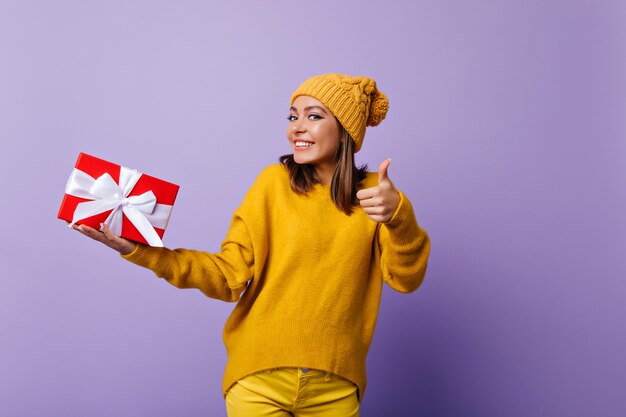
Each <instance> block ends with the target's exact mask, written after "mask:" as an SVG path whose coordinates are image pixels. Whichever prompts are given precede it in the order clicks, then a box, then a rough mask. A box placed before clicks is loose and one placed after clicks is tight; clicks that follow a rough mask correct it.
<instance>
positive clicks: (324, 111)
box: [289, 106, 328, 114]
mask: <svg viewBox="0 0 626 417" xmlns="http://www.w3.org/2000/svg"><path fill="white" fill-rule="evenodd" d="M311 109H320V110H321V111H322V113H324V114H328V113H326V110H324V109H323V108H321V107H320V106H307V107H305V108H304V111H305V112H307V111H309V110H311ZM289 110H293V111H295V112H298V109H296V108H295V107H294V106H291V108H290V109H289Z"/></svg>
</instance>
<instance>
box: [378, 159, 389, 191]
mask: <svg viewBox="0 0 626 417" xmlns="http://www.w3.org/2000/svg"><path fill="white" fill-rule="evenodd" d="M389 164H391V158H387V159H385V160H384V161H383V162H382V163H381V164H380V166H379V167H378V184H379V185H380V184H381V183H384V182H386V181H389V175H388V173H387V170H388V169H389Z"/></svg>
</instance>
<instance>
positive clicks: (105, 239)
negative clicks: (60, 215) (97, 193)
mask: <svg viewBox="0 0 626 417" xmlns="http://www.w3.org/2000/svg"><path fill="white" fill-rule="evenodd" d="M101 225H102V226H103V227H102V232H101V231H99V230H96V229H94V228H93V227H89V226H86V225H84V224H81V225H74V226H72V228H73V229H74V230H78V231H79V232H81V233H82V234H84V235H85V236H89V237H90V238H92V239H93V240H97V241H98V242H101V243H104V244H105V245H107V246H108V247H110V248H112V249H115V250H116V251H118V252H119V253H121V254H122V255H127V254H129V253H131V252H132V251H133V250H135V247H136V246H137V243H135V242H131V241H130V240H128V239H124V238H123V237H119V236H117V235H116V234H115V233H113V232H112V231H111V229H109V226H107V225H106V224H105V223H101Z"/></svg>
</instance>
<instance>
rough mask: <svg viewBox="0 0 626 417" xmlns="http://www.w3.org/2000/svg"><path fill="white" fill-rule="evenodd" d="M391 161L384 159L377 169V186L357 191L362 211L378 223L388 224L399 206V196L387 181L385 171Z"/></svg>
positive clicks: (388, 180) (387, 177)
mask: <svg viewBox="0 0 626 417" xmlns="http://www.w3.org/2000/svg"><path fill="white" fill-rule="evenodd" d="M389 164H391V159H385V160H384V161H383V163H382V164H380V166H379V167H378V186H376V187H371V188H364V189H362V190H359V191H357V193H356V198H358V199H359V200H360V201H359V202H360V204H361V207H363V211H364V212H365V213H366V214H367V215H368V216H369V218H370V219H372V220H374V221H375V222H379V223H386V222H388V221H389V220H390V219H391V217H392V216H393V213H395V211H396V209H397V208H398V204H400V194H399V193H398V190H396V188H395V187H394V186H393V183H392V182H391V180H390V179H389V175H388V174H387V170H388V168H389Z"/></svg>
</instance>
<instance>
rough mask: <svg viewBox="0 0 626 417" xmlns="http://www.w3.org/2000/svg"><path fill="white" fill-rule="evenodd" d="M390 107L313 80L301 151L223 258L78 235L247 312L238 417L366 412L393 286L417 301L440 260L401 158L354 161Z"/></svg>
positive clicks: (346, 83) (232, 346)
mask: <svg viewBox="0 0 626 417" xmlns="http://www.w3.org/2000/svg"><path fill="white" fill-rule="evenodd" d="M387 108H388V100H387V97H386V96H385V95H384V94H383V93H382V92H380V91H379V90H378V89H377V87H376V83H375V81H374V80H372V79H371V78H367V77H351V76H348V75H340V74H324V75H320V76H315V77H311V78H310V79H308V80H306V81H305V82H304V83H303V84H302V85H301V86H300V87H298V89H297V90H296V91H295V92H294V93H293V95H292V97H291V108H290V110H289V117H288V120H289V122H288V125H287V139H288V141H289V144H290V146H291V149H292V151H293V153H292V154H289V155H284V156H282V157H280V163H276V164H272V165H269V166H267V167H266V168H265V169H264V170H263V171H262V172H261V173H260V174H259V175H258V177H257V178H256V180H255V182H254V184H253V185H252V187H251V188H250V190H249V191H248V192H247V194H246V196H245V198H244V200H243V202H242V203H241V205H240V206H239V207H238V208H237V210H236V211H235V213H234V215H233V218H232V222H231V225H230V228H229V230H228V233H227V235H226V238H225V240H224V241H223V243H222V245H221V251H220V252H219V253H208V252H203V251H196V250H190V249H175V250H171V249H168V248H155V247H150V246H146V245H142V244H136V243H134V242H131V241H128V240H126V239H122V238H120V237H118V236H116V235H114V234H113V233H112V232H111V231H110V230H109V229H108V227H107V226H106V225H103V227H102V230H103V231H102V232H100V231H98V230H95V229H92V228H89V227H85V226H77V227H76V229H77V230H79V231H80V232H82V233H83V234H85V235H87V236H89V237H91V238H93V239H95V240H98V241H100V242H102V243H104V244H105V245H107V246H109V247H111V248H113V249H115V250H117V251H119V252H120V254H121V256H122V257H123V258H125V259H127V260H128V261H130V262H133V263H135V264H137V265H140V266H143V267H146V268H149V269H151V270H152V271H154V272H155V274H156V275H157V276H159V277H162V278H164V279H166V280H167V281H168V282H169V283H171V284H172V285H174V286H176V287H178V288H198V289H199V290H200V291H202V292H203V293H204V294H206V295H207V296H208V297H212V298H217V299H221V300H225V301H236V302H237V304H236V306H235V308H234V310H233V312H232V314H231V315H230V317H229V318H228V320H227V322H226V325H225V327H224V343H225V345H226V350H227V353H228V361H227V364H226V369H225V372H224V377H223V393H224V396H225V398H226V408H227V410H228V415H229V416H231V417H234V416H289V415H293V416H358V415H359V403H360V400H361V398H362V396H363V393H364V392H365V385H366V372H365V361H366V356H367V352H368V349H369V347H370V343H371V340H372V337H373V334H374V328H375V325H376V318H377V315H378V308H379V303H380V297H381V292H382V284H383V282H386V283H387V284H388V285H390V286H391V287H392V288H393V289H395V290H397V291H400V292H411V291H414V290H415V289H416V288H417V287H418V286H419V285H420V284H421V282H422V280H423V278H424V274H425V272H426V264H427V260H428V256H429V252H430V241H429V238H428V235H427V234H426V232H425V231H424V230H423V229H422V228H421V227H420V226H418V224H417V221H416V218H415V214H414V211H413V208H412V206H411V203H410V201H409V199H408V198H407V197H406V196H405V195H404V194H403V193H401V192H400V191H398V190H397V189H396V188H395V187H394V185H393V183H392V182H391V180H390V179H389V177H388V174H387V170H388V167H389V164H390V162H391V161H390V160H386V161H384V162H383V163H382V164H381V165H380V167H379V170H378V172H377V173H376V172H367V166H362V167H361V168H357V167H356V166H355V163H354V154H355V153H356V152H358V151H359V149H360V148H361V145H362V143H363V139H364V137H365V128H366V126H376V125H378V124H379V123H380V122H381V121H382V120H383V119H384V118H385V115H386V113H387Z"/></svg>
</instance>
